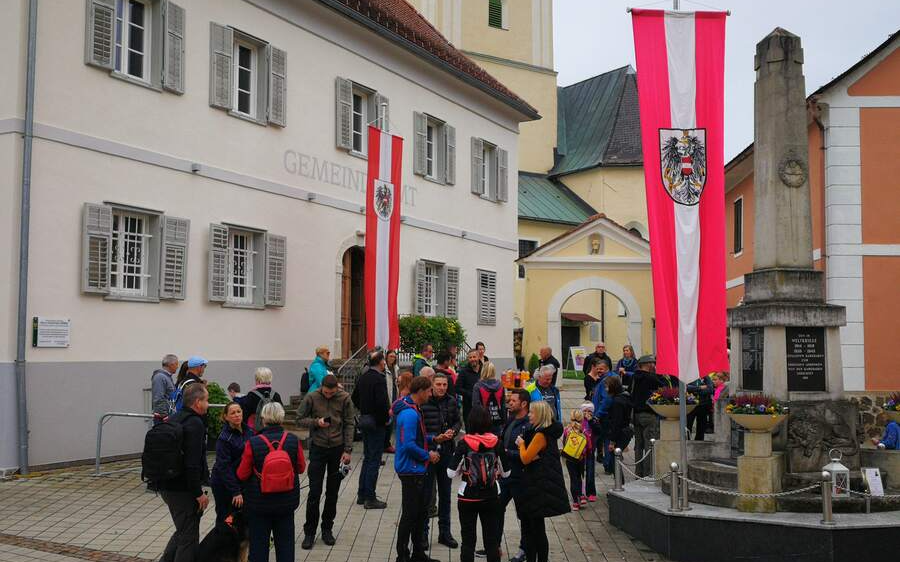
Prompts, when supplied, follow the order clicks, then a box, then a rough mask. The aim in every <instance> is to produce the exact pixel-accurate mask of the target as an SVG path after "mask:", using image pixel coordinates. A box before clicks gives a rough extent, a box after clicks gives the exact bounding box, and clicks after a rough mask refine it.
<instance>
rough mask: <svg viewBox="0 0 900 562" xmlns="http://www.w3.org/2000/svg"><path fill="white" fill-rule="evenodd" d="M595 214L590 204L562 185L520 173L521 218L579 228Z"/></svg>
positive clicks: (534, 175)
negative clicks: (577, 226)
mask: <svg viewBox="0 0 900 562" xmlns="http://www.w3.org/2000/svg"><path fill="white" fill-rule="evenodd" d="M594 213H596V211H595V210H594V209H593V208H591V206H590V205H588V204H587V203H586V202H585V201H584V200H583V199H582V198H580V197H578V195H576V194H575V193H574V192H573V191H572V190H570V189H569V188H568V187H566V186H565V185H563V183H562V182H559V181H554V180H551V179H548V178H547V176H543V175H540V174H532V173H529V172H519V218H520V219H528V220H535V221H543V222H552V223H559V224H568V225H577V224H581V223H583V222H584V221H585V220H587V219H588V218H589V217H590V216H591V215H593V214H594Z"/></svg>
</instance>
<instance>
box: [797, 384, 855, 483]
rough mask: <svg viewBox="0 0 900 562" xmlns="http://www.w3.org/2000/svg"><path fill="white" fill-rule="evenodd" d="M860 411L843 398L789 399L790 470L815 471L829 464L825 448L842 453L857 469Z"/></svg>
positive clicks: (846, 461)
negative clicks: (813, 400) (796, 400)
mask: <svg viewBox="0 0 900 562" xmlns="http://www.w3.org/2000/svg"><path fill="white" fill-rule="evenodd" d="M858 417H859V413H858V411H857V408H856V406H855V405H853V404H851V403H850V402H848V401H846V400H839V401H817V402H792V403H791V404H790V418H788V442H787V452H788V465H789V467H790V468H789V471H790V472H818V471H820V470H822V467H823V466H825V465H826V464H828V462H829V458H828V451H830V450H831V449H837V450H839V451H840V452H841V453H843V455H844V456H843V460H842V461H841V462H843V463H844V464H845V465H846V466H847V467H848V468H850V469H851V470H858V469H859V442H858V440H857V439H858V436H857V425H858Z"/></svg>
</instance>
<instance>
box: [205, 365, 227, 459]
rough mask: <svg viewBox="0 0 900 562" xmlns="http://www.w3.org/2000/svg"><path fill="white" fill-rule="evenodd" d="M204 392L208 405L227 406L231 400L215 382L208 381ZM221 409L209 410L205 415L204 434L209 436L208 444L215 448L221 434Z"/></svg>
mask: <svg viewBox="0 0 900 562" xmlns="http://www.w3.org/2000/svg"><path fill="white" fill-rule="evenodd" d="M206 390H207V392H209V403H210V404H228V403H229V402H231V398H230V397H229V396H228V393H226V392H225V390H224V389H223V388H222V387H221V386H220V385H219V383H217V382H213V381H209V382H208V383H207V384H206ZM224 423H225V422H224V421H223V420H222V408H210V409H209V411H208V412H207V415H206V428H207V429H206V434H207V435H208V436H209V443H211V444H212V445H211V446H212V447H215V443H216V440H217V439H218V438H219V434H220V433H222V425H223V424H224Z"/></svg>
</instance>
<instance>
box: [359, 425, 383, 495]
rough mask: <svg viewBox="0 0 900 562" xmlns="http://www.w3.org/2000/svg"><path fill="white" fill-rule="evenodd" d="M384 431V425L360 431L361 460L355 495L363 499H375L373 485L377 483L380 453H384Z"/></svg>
mask: <svg viewBox="0 0 900 562" xmlns="http://www.w3.org/2000/svg"><path fill="white" fill-rule="evenodd" d="M386 431H387V430H386V429H385V428H384V427H376V428H375V429H370V430H364V431H363V432H362V441H363V461H362V468H361V469H360V471H359V490H358V491H357V492H356V495H357V497H360V498H362V499H364V500H374V499H375V485H376V484H378V469H379V468H381V455H382V454H384V434H385V432H386Z"/></svg>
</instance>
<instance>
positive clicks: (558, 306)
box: [411, 0, 655, 361]
mask: <svg viewBox="0 0 900 562" xmlns="http://www.w3.org/2000/svg"><path fill="white" fill-rule="evenodd" d="M411 2H412V4H413V5H414V6H416V8H417V9H418V10H419V11H420V12H422V14H423V15H425V17H426V18H428V19H429V21H431V22H432V23H433V24H434V26H435V27H436V28H437V29H438V30H439V31H440V32H441V33H443V34H444V36H446V37H447V38H448V39H450V41H451V42H452V43H453V44H454V45H455V46H457V47H458V48H460V49H461V50H462V51H463V52H464V53H465V54H466V55H468V56H469V57H471V58H473V59H474V60H476V61H477V62H478V64H479V65H481V66H482V67H484V68H485V69H486V70H487V71H488V72H490V73H491V74H492V75H494V76H495V77H496V78H498V79H499V80H500V81H501V82H503V83H504V84H506V85H507V86H509V87H510V88H511V89H512V90H513V91H514V92H516V93H517V94H518V95H520V96H521V97H522V98H524V99H525V100H526V101H528V102H529V103H530V104H531V105H532V106H534V107H535V108H537V109H538V111H539V112H540V114H541V119H540V120H538V121H532V122H529V123H523V124H522V125H521V134H520V139H519V170H520V171H519V183H518V190H517V191H518V208H519V255H520V260H519V261H518V262H517V264H516V265H515V267H516V269H517V281H516V285H515V306H514V310H515V318H514V325H515V326H516V327H517V328H516V329H517V331H518V332H519V334H518V336H519V337H517V338H516V340H517V341H521V342H522V344H521V348H520V349H519V348H518V347H517V353H520V354H521V355H522V356H523V357H524V360H525V361H527V359H528V357H529V356H530V355H531V354H532V353H536V352H537V351H538V349H539V348H540V347H543V346H547V345H549V346H550V347H551V348H553V351H554V355H556V357H557V358H558V359H560V360H561V361H565V360H567V359H568V357H569V354H568V353H567V349H568V347H569V346H572V345H581V346H584V347H588V348H593V347H594V345H595V344H596V343H597V342H599V341H605V342H606V344H607V348H608V351H609V354H610V356H612V357H613V358H618V357H619V356H620V355H621V348H622V345H624V344H626V343H630V344H632V345H634V347H635V350H636V352H637V353H642V352H643V353H649V352H652V351H653V350H654V340H655V337H654V334H653V318H652V315H653V301H652V289H651V287H652V283H651V275H650V256H649V245H648V242H647V234H648V230H647V207H646V200H645V196H644V172H643V167H642V165H643V159H642V154H641V143H640V121H639V112H638V100H637V86H636V82H635V73H634V70H633V69H632V68H631V67H630V66H626V67H621V68H617V69H615V70H611V71H609V72H606V73H603V74H600V75H598V76H594V77H592V78H588V79H586V80H583V81H581V82H578V83H576V84H572V85H570V86H566V87H558V86H557V83H556V72H555V71H554V70H553V2H552V0H516V1H514V2H513V1H512V0H465V1H463V0H411Z"/></svg>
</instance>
